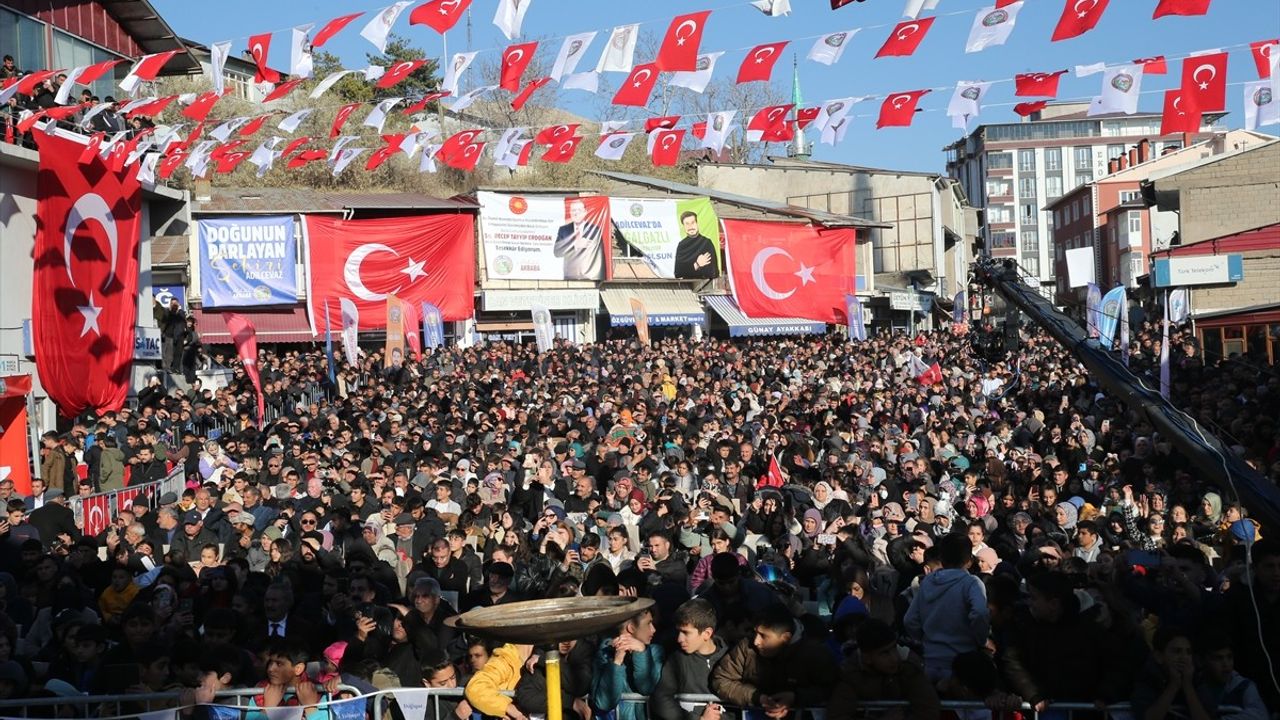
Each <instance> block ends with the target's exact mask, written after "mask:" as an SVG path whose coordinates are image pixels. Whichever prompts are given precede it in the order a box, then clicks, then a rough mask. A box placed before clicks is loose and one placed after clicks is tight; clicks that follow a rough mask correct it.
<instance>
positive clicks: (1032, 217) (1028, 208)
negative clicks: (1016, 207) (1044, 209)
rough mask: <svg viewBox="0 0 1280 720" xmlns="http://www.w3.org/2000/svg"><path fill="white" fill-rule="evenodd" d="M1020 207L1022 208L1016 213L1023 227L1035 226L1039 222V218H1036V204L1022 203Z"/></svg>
mask: <svg viewBox="0 0 1280 720" xmlns="http://www.w3.org/2000/svg"><path fill="white" fill-rule="evenodd" d="M1020 207H1021V208H1022V210H1021V211H1020V212H1019V213H1018V215H1019V217H1020V218H1021V220H1020V222H1021V223H1022V224H1023V225H1035V224H1036V223H1037V222H1038V220H1039V218H1038V217H1037V216H1036V204H1035V203H1023V204H1022V205H1021V206H1020Z"/></svg>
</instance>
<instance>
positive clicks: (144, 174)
mask: <svg viewBox="0 0 1280 720" xmlns="http://www.w3.org/2000/svg"><path fill="white" fill-rule="evenodd" d="M159 160H160V153H158V152H153V153H147V156H146V157H144V158H142V163H141V164H139V165H138V182H140V183H142V185H143V186H144V187H155V185H156V162H157V161H159Z"/></svg>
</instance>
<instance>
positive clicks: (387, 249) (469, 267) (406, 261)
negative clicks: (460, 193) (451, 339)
mask: <svg viewBox="0 0 1280 720" xmlns="http://www.w3.org/2000/svg"><path fill="white" fill-rule="evenodd" d="M303 217H304V223H303V226H304V228H305V230H306V232H305V233H304V235H303V237H304V238H305V242H306V246H307V257H308V258H309V259H310V265H311V272H310V284H309V286H308V288H307V298H308V302H309V303H310V304H311V307H310V309H309V314H310V317H311V322H312V334H315V323H316V318H318V317H320V308H319V306H317V305H316V298H340V299H345V300H348V301H350V302H351V303H352V305H353V306H354V307H355V309H356V310H357V313H358V318H359V320H358V322H359V327H360V329H361V330H383V329H384V328H386V326H387V297H388V296H389V295H395V296H396V297H398V298H399V299H400V300H402V301H403V302H405V303H413V304H414V305H415V306H419V305H421V303H424V302H429V303H432V304H434V305H435V306H436V307H438V308H440V315H441V317H442V319H444V320H447V321H453V320H465V319H466V318H469V317H471V315H472V314H473V313H474V306H473V305H474V303H473V299H472V292H473V290H474V288H475V264H476V258H475V253H476V250H475V219H474V217H472V216H471V215H467V214H441V215H432V216H424V217H410V218H377V219H369V220H338V219H334V218H328V217H317V216H312V215H306V216H303ZM345 315H346V313H344V319H345Z"/></svg>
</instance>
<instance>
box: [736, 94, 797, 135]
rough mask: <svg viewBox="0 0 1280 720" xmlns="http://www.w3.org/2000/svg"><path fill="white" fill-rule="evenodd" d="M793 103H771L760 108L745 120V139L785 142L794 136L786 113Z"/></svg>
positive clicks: (789, 110)
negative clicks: (749, 118)
mask: <svg viewBox="0 0 1280 720" xmlns="http://www.w3.org/2000/svg"><path fill="white" fill-rule="evenodd" d="M793 107H795V105H794V104H790V103H788V104H786V105H771V106H769V107H766V108H762V109H761V110H760V111H759V112H757V113H756V114H755V115H754V116H752V118H751V120H750V121H748V122H747V140H748V141H750V142H787V141H789V140H791V138H793V137H795V133H794V132H793V130H792V126H791V123H790V122H789V121H788V119H787V113H789V112H791V108H793Z"/></svg>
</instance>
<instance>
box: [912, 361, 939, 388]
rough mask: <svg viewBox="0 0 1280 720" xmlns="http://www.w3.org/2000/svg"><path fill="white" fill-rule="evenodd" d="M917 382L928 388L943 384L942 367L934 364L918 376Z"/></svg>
mask: <svg viewBox="0 0 1280 720" xmlns="http://www.w3.org/2000/svg"><path fill="white" fill-rule="evenodd" d="M916 382H918V383H920V384H921V385H924V386H926V387H928V386H932V385H937V384H938V383H940V382H942V367H941V366H939V365H938V363H933V364H932V365H930V366H929V367H927V368H925V369H924V372H922V373H920V374H919V375H917V376H916Z"/></svg>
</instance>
